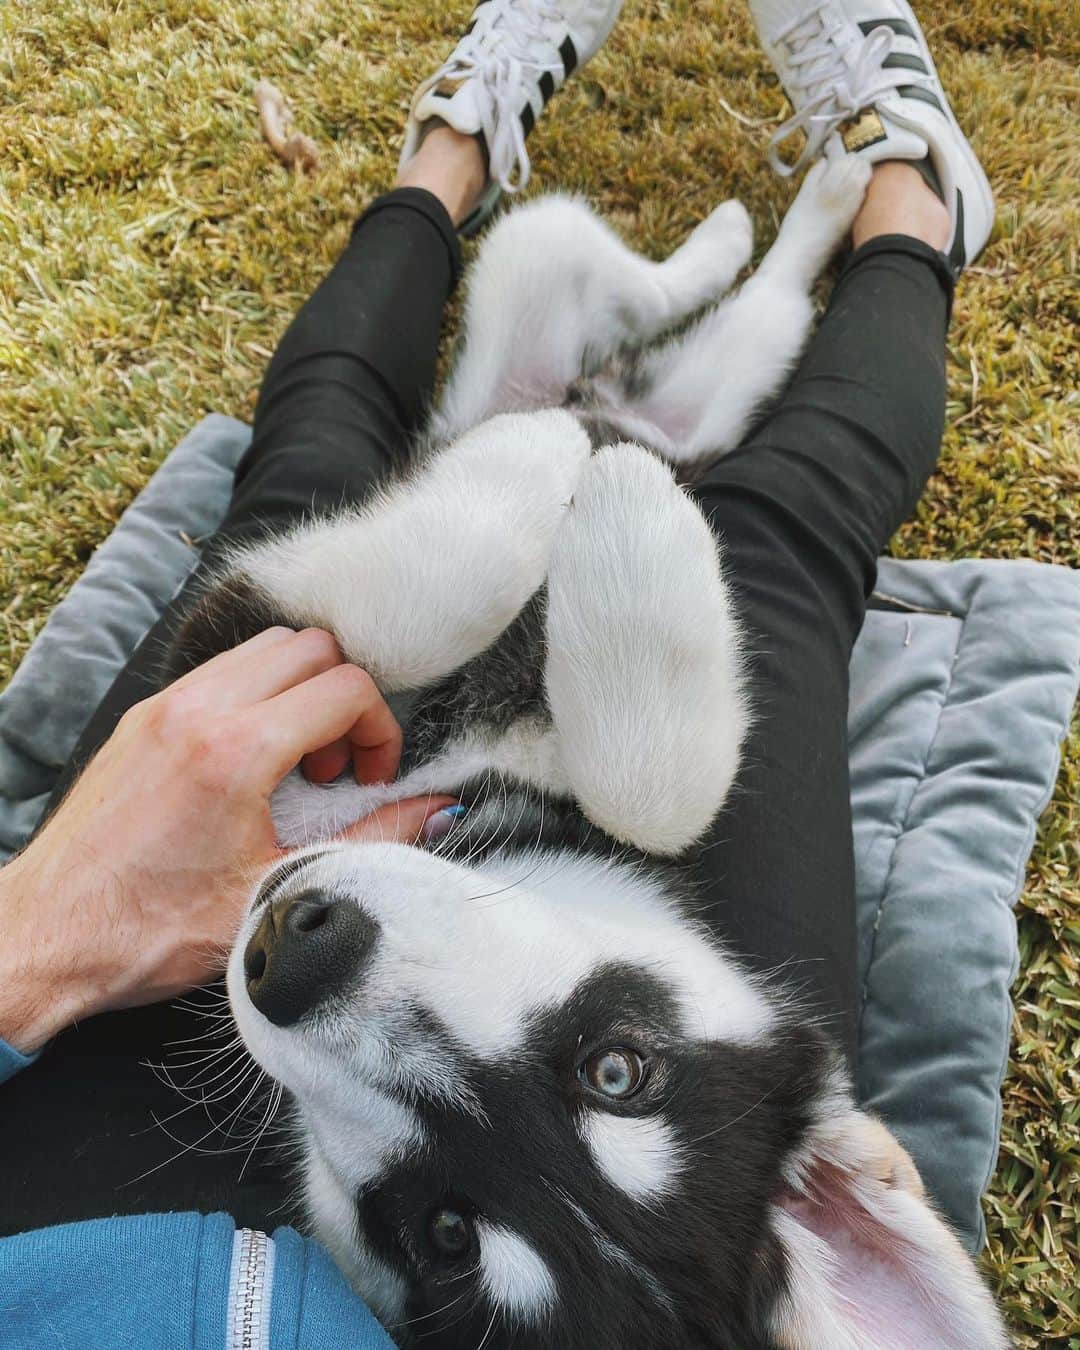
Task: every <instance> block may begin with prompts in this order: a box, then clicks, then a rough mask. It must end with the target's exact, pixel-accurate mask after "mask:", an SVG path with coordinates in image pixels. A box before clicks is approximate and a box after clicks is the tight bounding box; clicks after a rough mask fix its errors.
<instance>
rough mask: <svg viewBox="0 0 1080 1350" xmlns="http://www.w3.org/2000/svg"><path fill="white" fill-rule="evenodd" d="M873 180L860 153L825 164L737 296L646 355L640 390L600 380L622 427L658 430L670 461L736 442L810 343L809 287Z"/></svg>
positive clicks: (814, 173)
mask: <svg viewBox="0 0 1080 1350" xmlns="http://www.w3.org/2000/svg"><path fill="white" fill-rule="evenodd" d="M869 177H870V166H869V165H868V164H866V162H865V161H864V160H861V159H858V158H857V157H855V156H854V155H848V156H846V157H845V158H843V159H841V160H822V161H820V162H819V163H818V164H816V165H815V166H814V167H813V168H812V169H811V170H810V172H809V173H808V174H807V176H806V181H805V182H804V184H803V186H802V188H801V189H800V191H799V194H798V196H797V197H796V198H795V201H794V202H793V203H792V205H791V207H790V209H789V210H788V213H787V215H786V216H785V217H784V221H783V223H782V225H781V226H780V232H779V234H778V235H777V238H776V242H775V243H774V244H773V246H772V248H771V249H770V250H769V252H768V253H767V254H766V256H765V258H764V260H763V262H762V263H761V266H760V267H759V268H758V270H757V271H756V272H755V273H754V275H753V276H752V277H751V278H750V279H749V280H748V281H747V282H746V283H745V284H744V285H743V286H742V288H741V289H740V291H739V292H738V294H737V295H735V296H733V297H732V298H731V299H730V300H727V301H725V302H724V303H723V304H721V305H720V306H718V307H717V308H716V309H715V310H713V311H712V313H710V314H708V315H706V316H705V318H704V319H702V321H701V322H700V323H699V324H697V325H696V326H695V327H694V328H693V329H692V330H691V331H690V332H689V333H688V334H686V335H685V336H684V337H682V338H678V339H676V340H674V341H673V342H671V343H669V344H667V345H666V346H663V347H661V348H659V349H658V350H657V351H656V352H655V353H653V354H651V355H649V356H648V357H647V358H646V359H645V361H644V363H643V365H642V366H641V367H640V369H639V370H638V372H637V377H638V384H639V387H640V388H641V390H642V392H641V393H635V392H632V391H631V392H630V393H629V396H627V391H625V390H622V389H620V388H618V387H613V385H614V384H615V382H607V383H605V382H604V381H602V380H601V381H597V382H596V386H595V392H596V393H597V395H598V396H599V397H600V399H601V400H602V402H604V403H606V404H609V405H610V406H611V407H612V408H613V410H614V412H615V414H616V420H617V421H618V422H619V423H620V425H623V426H626V427H627V428H633V427H635V426H636V425H638V424H644V425H653V426H655V427H657V428H658V429H659V430H660V432H661V433H662V435H663V452H664V455H665V457H666V458H668V459H670V460H672V461H674V462H676V463H684V462H689V461H694V460H698V459H701V458H703V457H705V456H715V455H717V454H719V453H722V452H723V451H725V450H730V449H732V448H733V447H734V446H736V445H738V444H739V442H740V441H741V440H742V438H743V436H744V434H745V433H746V431H747V430H748V429H749V426H750V423H751V420H752V418H753V417H754V415H755V413H756V412H757V411H758V409H759V408H760V407H761V406H762V404H763V403H764V402H765V401H766V400H767V399H769V398H770V397H771V396H772V395H773V394H775V393H777V392H778V391H779V389H780V388H782V386H783V383H784V381H785V379H786V378H787V376H788V375H789V374H790V372H791V371H792V369H793V368H794V366H795V363H796V361H797V360H798V358H799V355H800V353H801V352H802V349H803V347H804V346H805V344H806V340H807V337H808V336H809V333H810V328H811V325H812V323H813V318H814V307H813V303H812V301H811V298H810V290H811V287H812V286H813V284H814V281H815V280H816V279H817V277H818V275H819V274H820V272H821V271H822V269H823V268H824V267H825V264H826V263H827V262H828V260H829V258H830V257H831V256H832V254H833V253H834V252H835V251H836V249H837V248H838V247H839V245H840V243H841V242H842V240H843V238H844V236H845V235H846V234H847V232H848V231H849V230H850V228H851V223H852V221H853V220H854V218H855V215H856V213H857V212H858V209H859V206H860V204H861V203H862V199H863V196H864V194H865V191H866V184H867V182H868V181H869Z"/></svg>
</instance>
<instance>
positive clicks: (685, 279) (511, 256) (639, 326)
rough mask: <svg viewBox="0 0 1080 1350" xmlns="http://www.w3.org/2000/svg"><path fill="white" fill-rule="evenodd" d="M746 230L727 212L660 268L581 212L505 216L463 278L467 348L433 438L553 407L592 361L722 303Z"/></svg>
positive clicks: (554, 204)
mask: <svg viewBox="0 0 1080 1350" xmlns="http://www.w3.org/2000/svg"><path fill="white" fill-rule="evenodd" d="M751 245H752V227H751V224H750V218H749V216H748V215H747V213H746V211H745V209H744V208H743V207H742V206H741V205H740V204H739V203H738V202H734V201H731V202H725V203H724V204H723V205H721V206H718V207H717V208H716V210H715V211H714V212H713V213H712V214H711V215H710V216H709V217H708V218H707V219H706V220H705V221H703V222H702V223H701V224H700V225H699V226H698V227H697V228H696V229H695V230H694V231H693V233H692V234H691V235H690V236H689V238H688V239H687V240H686V242H685V243H684V244H683V245H682V246H681V247H680V248H678V249H676V250H675V252H674V253H673V254H672V255H671V256H670V257H669V258H668V259H667V260H666V261H664V262H660V263H657V262H651V261H650V260H649V259H647V258H643V257H641V256H640V255H639V254H637V253H634V252H633V251H632V250H631V249H629V248H628V247H627V246H626V245H625V244H624V243H623V242H622V240H620V239H619V237H618V236H617V235H616V234H615V233H614V231H613V230H611V229H610V228H609V227H608V226H607V225H605V224H604V223H603V222H602V221H601V220H600V219H598V217H597V216H596V215H594V214H593V212H592V211H591V210H590V209H589V208H588V207H587V206H586V205H585V204H584V203H583V202H580V201H576V200H573V199H571V198H567V197H548V198H544V199H543V200H541V201H538V202H535V203H532V204H530V205H528V206H523V207H518V208H517V209H516V210H514V211H511V212H510V213H509V214H508V215H507V216H506V217H505V218H504V219H503V220H502V221H501V222H500V223H499V224H498V225H497V226H496V227H495V228H494V229H493V230H492V231H491V233H490V234H489V235H488V237H487V239H486V241H485V242H484V245H483V247H482V248H481V251H480V255H479V257H478V258H477V260H476V263H475V264H474V266H473V269H472V276H471V280H470V283H469V295H468V300H467V303H466V309H465V325H464V327H465V341H464V346H463V348H462V350H461V353H460V356H459V358H458V360H457V363H456V365H455V368H454V371H453V373H452V375H451V377H450V381H449V384H448V386H447V389H446V393H445V395H444V397H443V399H442V402H441V405H440V409H439V411H438V413H437V414H436V417H435V420H434V425H433V427H432V435H433V436H434V438H435V439H436V441H438V440H449V439H452V438H453V437H454V436H457V435H460V433H461V432H462V431H464V430H466V429H468V428H469V427H470V426H474V425H475V424H476V423H477V422H479V421H481V420H482V419H483V418H485V417H490V416H491V415H492V414H493V413H496V412H507V411H517V410H522V409H529V408H538V407H550V406H552V405H558V404H561V403H562V402H563V400H564V398H565V396H566V392H567V390H568V388H569V387H570V386H571V385H572V384H573V383H574V382H575V381H576V380H578V379H579V378H580V376H581V375H582V373H583V367H585V366H587V365H588V364H589V362H590V360H599V359H603V358H606V357H607V356H609V355H610V354H611V353H612V352H613V351H615V350H616V349H618V348H619V347H620V346H621V345H623V344H625V343H634V344H639V343H642V342H648V341H651V340H652V339H653V338H654V337H656V336H657V334H659V333H661V332H663V331H664V330H665V329H666V328H669V327H671V326H673V325H674V324H676V323H678V322H679V321H680V320H682V319H684V318H685V317H686V316H687V315H689V314H692V313H693V312H694V311H695V310H697V309H699V308H700V307H701V306H702V305H704V304H707V303H708V302H710V301H712V300H715V299H716V298H717V297H718V296H720V295H722V294H724V293H725V292H726V291H727V290H728V289H729V287H730V286H731V284H732V283H733V281H734V280H735V277H736V275H737V274H738V272H739V270H740V269H741V268H742V267H743V266H744V265H745V264H746V263H747V262H748V261H749V259H750V252H751Z"/></svg>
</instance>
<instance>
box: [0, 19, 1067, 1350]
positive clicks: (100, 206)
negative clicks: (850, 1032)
mask: <svg viewBox="0 0 1080 1350" xmlns="http://www.w3.org/2000/svg"><path fill="white" fill-rule="evenodd" d="M467 9H468V4H467V0H466V3H461V0H454V3H451V4H444V3H435V0H411V3H405V2H404V0H384V2H383V3H378V4H375V3H358V2H357V0H349V3H344V0H320V2H319V3H318V4H317V5H316V4H314V3H312V2H311V0H301V2H300V3H289V4H286V3H284V0H213V2H211V0H184V2H183V3H181V0H121V3H119V4H115V3H108V4H106V3H102V0H80V2H79V3H75V0H8V3H7V4H6V5H5V6H3V7H0V251H2V254H0V255H2V258H3V270H2V272H0V475H2V485H0V680H2V679H4V678H6V677H7V676H8V675H9V674H10V672H11V671H12V669H13V668H14V666H15V665H16V664H17V662H18V660H19V658H20V657H21V655H22V654H23V652H24V651H25V650H26V647H27V645H28V644H29V642H30V641H31V639H32V638H33V636H34V634H35V633H36V632H37V631H38V629H39V628H40V626H41V624H42V623H43V621H44V619H45V617H46V616H47V615H48V612H49V610H50V608H51V607H52V605H54V604H55V603H56V601H57V600H58V599H59V598H60V597H61V596H62V595H63V594H64V592H65V591H66V590H67V588H68V587H69V586H70V585H71V583H72V581H73V580H74V579H75V577H76V576H77V575H78V574H79V572H80V570H81V569H82V567H83V566H84V564H85V563H86V560H87V559H88V558H89V556H90V555H91V553H92V552H93V550H94V548H95V547H96V545H97V544H99V543H100V542H101V540H102V539H103V538H104V537H105V535H106V534H107V533H108V531H109V530H110V529H111V528H112V526H113V525H114V524H115V522H116V520H117V517H118V516H119V514H120V512H121V511H122V510H123V508H124V507H125V506H126V505H127V504H128V502H130V500H131V499H132V497H133V496H134V494H135V493H136V492H137V491H138V489H139V488H140V487H141V486H142V484H143V483H144V482H145V481H146V479H147V477H148V476H149V475H150V473H151V472H152V471H153V469H154V468H155V467H156V465H157V464H158V463H159V462H160V460H161V458H162V456H163V455H164V454H165V452H166V450H167V449H168V448H169V446H171V445H172V444H173V443H174V442H175V441H176V440H178V439H179V437H180V436H181V434H182V433H183V432H184V431H185V430H186V429H187V428H188V427H189V426H190V425H191V424H192V423H193V422H195V421H197V420H198V418H199V417H201V416H202V415H203V414H204V413H206V412H208V411H211V410H217V411H222V412H229V413H233V414H236V415H237V416H241V417H244V416H248V415H250V412H251V409H252V405H253V399H254V394H255V389H256V386H257V382H258V378H259V374H260V370H261V367H262V365H263V363H264V362H265V360H266V358H267V356H268V355H269V353H270V351H271V349H272V347H273V344H274V341H275V339H276V338H277V336H278V334H279V333H280V332H281V330H282V328H283V327H284V325H285V323H286V321H287V320H288V317H289V315H290V314H291V313H292V311H293V310H294V309H295V308H296V306H297V304H298V303H299V302H300V300H301V299H302V298H303V296H304V295H305V294H306V292H308V291H309V290H310V289H311V287H312V286H313V284H314V283H315V281H316V280H317V279H318V277H319V276H320V275H321V274H322V272H323V271H324V270H325V269H326V267H327V265H328V264H329V262H330V261H331V259H332V258H333V256H334V254H335V252H336V250H337V249H338V248H339V247H340V245H341V244H342V243H343V241H344V239H345V237H346V233H347V231H348V229H349V224H350V219H351V217H352V216H353V215H354V214H355V213H356V212H357V211H359V209H360V208H361V207H362V206H363V205H364V203H365V202H367V201H368V200H369V199H370V198H371V197H372V195H374V194H375V193H376V192H378V191H380V190H381V189H383V188H385V187H387V186H388V185H389V183H390V181H391V178H392V172H393V166H394V161H395V158H396V147H397V144H398V138H399V134H400V129H401V126H402V121H403V114H404V109H405V106H406V103H407V100H408V96H409V94H410V92H411V89H412V87H413V85H414V83H415V82H416V79H417V78H418V76H419V75H420V74H421V73H423V72H426V71H427V70H428V69H429V68H431V66H432V65H433V63H434V62H436V61H437V60H438V59H440V58H441V56H442V55H443V54H444V52H445V50H446V48H447V46H448V45H449V43H450V41H451V39H452V38H453V36H454V35H455V34H456V33H457V32H458V31H459V29H460V26H461V24H462V22H463V20H464V17H465V15H466V13H467ZM920 13H921V14H922V17H923V18H924V21H925V23H926V26H927V28H928V30H929V33H930V38H931V43H932V45H934V47H935V50H936V51H937V52H938V53H939V55H940V64H941V69H942V75H943V78H944V79H945V81H946V83H947V85H948V87H949V89H950V90H951V92H952V94H953V96H954V99H955V103H956V106H957V108H958V110H959V113H960V117H961V120H962V121H963V122H964V123H965V125H966V126H968V127H969V128H971V130H972V132H973V139H974V141H975V144H976V148H977V150H978V151H979V153H980V155H981V156H982V157H983V160H984V162H985V164H986V166H987V169H988V172H989V174H990V177H991V180H992V182H993V184H994V188H995V191H996V193H997V196H998V208H999V211H998V224H997V229H996V232H995V236H994V241H993V243H992V246H991V247H990V248H989V249H988V251H987V253H986V254H985V256H984V257H983V258H982V259H981V260H980V263H979V266H978V267H977V268H974V269H972V274H971V275H970V276H969V277H968V278H967V280H966V281H965V282H964V284H963V286H962V287H961V289H960V292H959V295H958V299H957V306H956V319H955V323H954V326H953V329H952V332H951V336H950V356H951V363H950V373H951V383H950V391H949V414H950V426H949V430H948V432H947V435H946V441H945V450H944V458H943V463H942V468H941V472H940V473H939V474H938V476H937V477H936V478H935V479H934V481H933V483H932V484H931V487H930V489H929V491H928V492H927V494H926V497H925V498H924V500H923V502H922V504H921V506H920V508H919V511H918V515H917V518H916V520H915V521H913V522H912V523H911V524H910V525H908V526H907V527H906V528H905V529H904V530H903V531H901V533H900V535H899V536H898V537H897V539H896V541H895V545H894V549H895V551H896V552H897V553H898V554H899V555H902V556H905V557H908V556H910V557H916V556H917V557H934V558H952V557H969V556H993V557H1024V558H1029V557H1034V558H1041V559H1045V560H1048V561H1054V562H1059V563H1065V564H1067V565H1071V566H1076V565H1078V564H1080V435H1078V430H1077V404H1076V393H1075V390H1076V387H1077V374H1078V368H1080V356H1078V349H1077V345H1076V338H1075V334H1076V327H1075V325H1076V321H1077V278H1076V240H1077V238H1078V237H1080V232H1078V214H1080V213H1078V207H1077V179H1078V168H1080V164H1078V148H1077V136H1076V130H1075V125H1076V123H1075V118H1076V103H1075V100H1076V96H1077V94H1078V93H1080V81H1078V80H1077V77H1076V73H1075V64H1076V59H1077V55H1078V53H1080V27H1078V17H1077V10H1076V6H1075V5H1072V4H1070V3H1068V0H1029V2H1028V3H1019V2H1017V0H1014V2H1013V3H1009V0H996V2H995V3H991V0H971V2H970V3H966V4H960V3H949V4H947V3H941V2H935V3H927V4H923V5H921V6H920ZM261 77H266V78H269V79H271V80H273V81H274V82H275V83H277V84H278V85H279V86H280V87H281V88H282V90H283V91H284V92H285V93H286V95H287V97H288V98H289V100H290V102H291V103H292V106H293V108H294V109H295V111H296V114H297V122H298V126H299V128H300V130H302V131H304V132H306V133H308V134H309V135H311V136H312V137H313V138H314V139H315V141H316V142H317V143H318V145H319V146H320V148H321V150H322V152H323V167H322V169H321V171H320V172H319V173H318V175H316V176H314V177H313V178H311V179H307V180H304V179H296V178H292V177H290V176H289V175H288V174H287V173H285V172H284V171H283V170H282V168H281V166H280V165H279V164H278V163H277V162H276V161H275V160H274V159H273V158H272V156H271V155H270V153H269V152H268V151H267V149H266V148H265V147H264V146H263V145H262V144H261V142H260V140H259V135H258V129H257V122H256V118H255V116H254V111H253V103H252V94H251V91H252V88H253V86H254V84H255V82H256V81H257V80H258V79H259V78H261ZM725 105H726V106H725ZM782 106H783V105H782V100H781V97H780V94H779V92H778V89H777V85H776V81H775V79H774V77H773V76H772V74H771V72H770V71H769V69H768V68H767V67H766V65H765V63H764V61H763V60H762V58H761V56H760V54H759V52H758V49H757V47H756V45H755V43H754V41H753V38H752V33H751V30H750V26H749V22H748V19H747V16H746V13H745V8H744V6H743V5H741V4H726V3H724V4H721V3H711V2H702V0H698V2H697V3H691V2H690V0H677V2H676V0H673V2H671V3H664V2H663V0H654V2H652V3H647V2H645V0H628V3H627V8H626V14H625V17H624V20H623V22H622V23H621V24H620V26H619V27H618V29H617V30H616V34H615V37H614V39H613V41H612V42H611V43H610V45H609V46H608V47H607V48H606V49H605V50H604V52H602V53H601V55H600V56H599V57H598V58H597V60H596V61H595V62H594V63H593V64H592V65H591V66H590V67H589V68H588V70H587V71H585V72H584V73H583V76H582V77H581V78H580V79H577V80H575V81H574V82H573V83H572V85H571V86H570V88H569V89H568V90H567V91H566V93H565V94H564V95H562V96H561V97H560V99H559V101H558V103H557V104H556V106H555V108H554V109H553V113H552V116H550V117H548V118H546V119H545V120H544V122H543V125H542V126H541V127H540V128H539V129H538V131H537V132H536V134H535V137H534V142H533V149H534V159H535V165H536V170H537V173H536V179H537V182H538V184H548V185H551V184H554V183H560V184H561V185H563V186H565V187H568V188H572V189H577V190H581V191H583V192H586V193H587V194H588V195H589V197H590V198H591V200H593V201H594V202H595V203H596V204H597V205H598V206H599V207H600V208H601V209H602V210H603V211H604V212H605V213H607V214H608V215H609V216H611V217H613V218H614V219H615V221H616V222H617V223H618V225H619V226H620V227H621V228H622V229H623V231H624V232H625V234H626V235H627V237H628V238H629V239H630V240H631V241H632V242H633V243H634V244H635V245H636V246H637V247H639V248H644V249H645V250H646V251H648V252H651V253H653V254H657V255H659V254H663V253H665V252H666V251H667V250H669V249H670V248H671V247H672V246H673V245H674V244H675V243H677V242H678V241H679V240H680V239H681V238H682V236H683V235H684V234H685V232H686V231H687V230H688V229H689V228H690V227H691V226H692V225H693V224H695V223H696V222H697V221H698V220H700V219H701V218H702V217H703V216H704V215H705V214H706V212H707V211H708V210H709V209H710V208H711V207H712V206H713V205H715V204H716V202H717V201H719V200H720V199H721V198H723V197H725V196H728V195H735V194H737V195H739V196H741V197H742V198H743V199H744V200H745V201H746V202H747V204H748V206H749V207H750V209H751V211H752V212H753V214H754V217H755V220H756V222H757V226H758V233H759V238H760V240H761V244H760V247H761V248H763V247H764V245H765V244H766V243H767V242H768V240H769V238H770V237H771V235H772V233H773V231H774V228H775V224H776V221H777V220H778V218H779V216H780V213H781V212H782V211H783V209H784V206H785V204H786V202H787V200H788V199H789V195H790V191H791V190H790V188H789V187H787V186H786V185H784V184H781V183H779V182H777V181H776V180H774V179H773V178H772V177H771V176H770V174H769V173H768V172H767V170H766V168H765V166H764V163H763V154H764V148H765V144H766V142H767V139H768V135H769V130H770V126H771V125H772V124H774V123H775V121H776V120H777V119H778V118H779V117H780V115H781V112H782ZM1078 826H1080V724H1078V726H1077V728H1076V730H1075V732H1074V735H1073V736H1072V738H1071V740H1070V741H1069V743H1068V746H1067V748H1066V756H1065V762H1064V765H1063V768H1062V772H1061V777H1060V780H1059V783H1058V788H1057V792H1056V795H1055V798H1054V801H1053V803H1052V805H1051V806H1050V808H1049V809H1048V811H1047V813H1046V815H1045V817H1044V819H1043V823H1042V828H1041V832H1040V836H1039V842H1038V845H1037V848H1036V852H1035V856H1034V858H1033V860H1032V864H1031V868H1030V872H1029V876H1028V885H1027V889H1026V891H1025V894H1024V898H1023V901H1022V903H1021V906H1020V911H1019V919H1020V937H1021V947H1022V954H1023V962H1022V973H1021V975H1020V977H1019V979H1018V981H1017V986H1016V991H1015V992H1016V998H1017V1016H1016V1039H1015V1045H1014V1053H1013V1058H1012V1061H1011V1063H1010V1069H1009V1078H1008V1082H1007V1085H1006V1094H1005V1120H1004V1132H1003V1143H1002V1152H1001V1163H1000V1168H999V1171H998V1174H997V1176H996V1177H995V1179H994V1183H993V1187H992V1190H991V1193H990V1196H989V1199H988V1202H987V1213H988V1219H989V1224H990V1233H991V1243H990V1251H989V1254H988V1257H987V1269H988V1271H989V1273H990V1276H991V1278H992V1279H993V1280H994V1281H995V1283H996V1285H997V1287H998V1289H999V1291H1000V1294H1001V1297H1002V1300H1003V1302H1004V1304H1005V1306H1006V1308H1007V1309H1008V1311H1009V1314H1010V1316H1011V1318H1012V1320H1013V1323H1014V1325H1015V1327H1016V1328H1017V1343H1018V1344H1019V1345H1022V1346H1025V1347H1035V1346H1039V1345H1071V1346H1074V1347H1080V1299H1078V1296H1077V1292H1076V1290H1077V1285H1078V1283H1080V1251H1078V1246H1077V1206H1078V1201H1080V1183H1078V1173H1080V1075H1078V1070H1077V1060H1078V1047H1080V972H1078V959H1080V903H1078V902H1080V889H1078V884H1080V883H1078V878H1080V856H1078V844H1077V839H1078Z"/></svg>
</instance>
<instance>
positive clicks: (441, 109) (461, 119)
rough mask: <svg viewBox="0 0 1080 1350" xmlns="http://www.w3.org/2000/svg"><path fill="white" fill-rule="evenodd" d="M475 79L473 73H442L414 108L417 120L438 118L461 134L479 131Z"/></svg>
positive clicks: (469, 134)
mask: <svg viewBox="0 0 1080 1350" xmlns="http://www.w3.org/2000/svg"><path fill="white" fill-rule="evenodd" d="M476 95H477V80H476V77H475V76H472V75H465V74H462V75H442V76H440V77H439V79H438V80H436V81H435V83H434V84H433V85H432V86H431V88H430V89H428V90H427V91H426V93H425V94H424V95H423V97H422V98H420V99H419V101H418V102H417V104H416V106H415V107H414V108H413V116H414V117H415V119H416V120H417V122H426V121H428V120H429V119H430V118H432V117H438V118H441V119H442V121H444V122H445V123H446V125H447V126H449V127H452V128H453V129H454V130H455V131H460V132H461V133H462V135H464V136H475V135H476V134H477V132H478V131H479V130H480V126H481V123H480V110H479V107H478V106H477V101H476Z"/></svg>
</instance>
